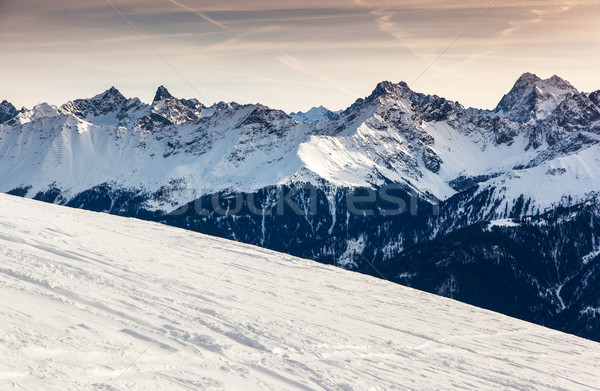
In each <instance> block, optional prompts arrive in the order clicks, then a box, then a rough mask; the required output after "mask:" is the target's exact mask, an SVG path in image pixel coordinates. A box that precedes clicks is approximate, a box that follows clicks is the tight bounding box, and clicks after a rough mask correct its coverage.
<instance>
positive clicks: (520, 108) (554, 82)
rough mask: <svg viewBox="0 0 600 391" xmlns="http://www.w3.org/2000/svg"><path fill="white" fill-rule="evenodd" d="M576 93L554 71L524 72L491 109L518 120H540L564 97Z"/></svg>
mask: <svg viewBox="0 0 600 391" xmlns="http://www.w3.org/2000/svg"><path fill="white" fill-rule="evenodd" d="M576 93H578V91H577V89H576V88H575V87H573V86H572V85H571V83H569V82H568V81H566V80H564V79H562V78H560V77H558V76H556V75H554V76H552V77H550V78H548V79H541V78H540V77H538V76H537V75H535V74H533V73H529V72H526V73H524V74H522V75H521V77H519V79H517V81H516V82H515V84H514V86H513V87H512V89H511V90H510V92H509V93H508V94H506V95H504V97H502V100H501V101H500V103H498V106H496V108H495V109H494V112H495V113H497V114H498V115H500V116H503V117H507V118H510V119H512V120H514V121H517V122H528V121H530V120H542V119H545V118H547V117H548V116H549V115H550V114H551V113H552V111H554V110H555V109H556V108H557V107H558V105H559V104H560V103H561V102H562V101H563V100H565V99H566V98H568V97H569V96H573V95H574V94H576Z"/></svg>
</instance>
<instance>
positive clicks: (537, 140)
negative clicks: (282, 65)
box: [0, 73, 600, 340]
mask: <svg viewBox="0 0 600 391" xmlns="http://www.w3.org/2000/svg"><path fill="white" fill-rule="evenodd" d="M11 106H12V105H11ZM2 107H5V111H7V112H10V113H11V114H7V116H12V118H10V119H8V120H5V121H4V123H3V124H0V162H1V163H2V164H0V190H1V191H4V192H9V193H11V194H16V195H20V196H25V197H29V198H36V199H39V200H44V201H47V202H54V203H59V204H64V205H68V206H73V207H78V208H85V209H90V210H95V211H102V212H108V213H113V214H119V215H124V216H135V217H139V218H144V219H152V220H157V221H161V222H165V223H168V224H171V225H175V226H179V227H183V228H187V229H192V230H197V231H200V232H204V233H208V234H211V235H216V236H221V237H225V238H229V239H234V240H238V241H242V242H246V243H254V244H259V245H261V246H263V247H267V248H270V249H274V250H277V251H282V252H287V253H290V254H293V255H297V256H301V257H304V258H310V259H314V260H317V261H319V262H323V263H329V264H336V265H339V266H342V267H345V268H348V269H353V270H359V271H362V272H365V273H369V274H373V275H376V276H379V277H381V274H380V273H381V271H380V270H379V269H380V268H381V269H385V270H386V271H389V273H388V272H386V273H387V274H385V277H386V278H388V279H392V280H394V281H398V282H401V283H406V284H409V285H412V286H417V287H420V288H421V289H426V290H429V291H431V292H434V293H438V294H442V295H447V296H452V295H454V294H455V293H456V292H454V291H452V290H448V289H446V287H445V285H444V284H442V283H438V282H439V281H438V282H436V283H435V284H434V283H431V284H429V283H427V281H426V279H425V277H424V275H425V274H424V273H423V272H422V271H420V274H419V275H421V276H423V277H422V280H418V279H410V280H409V279H406V280H400V279H397V278H396V277H395V276H398V275H403V273H416V272H417V269H416V266H414V265H412V264H409V263H407V262H406V260H407V259H408V258H406V256H407V254H409V253H410V254H415V253H412V252H410V251H412V250H413V249H414V248H417V247H415V246H425V247H427V251H424V250H423V251H421V250H420V252H419V254H440V256H443V257H444V259H446V260H447V264H448V265H451V266H449V268H448V269H444V273H447V274H440V276H442V275H443V276H447V275H448V274H451V275H455V276H456V275H457V273H459V271H460V270H464V268H463V266H462V262H463V261H464V259H468V260H469V261H468V262H479V264H481V265H485V264H482V263H481V262H487V261H486V260H487V259H488V257H487V255H486V254H487V252H489V251H492V250H493V248H494V247H493V246H498V248H499V250H498V251H499V252H501V253H502V254H503V255H502V256H500V258H499V259H501V260H507V261H506V262H508V264H509V265H510V266H509V267H510V273H508V272H507V273H504V274H503V275H504V276H505V279H506V281H505V284H499V285H493V284H487V286H488V288H489V289H487V291H486V292H487V293H486V294H481V295H471V294H465V295H458V296H452V297H456V298H458V299H461V300H464V301H467V302H473V303H475V304H477V305H481V306H484V307H486V308H491V309H495V310H498V311H503V312H505V313H511V314H520V315H519V316H521V317H523V318H526V319H528V320H532V321H539V322H541V323H543V324H548V325H552V327H555V328H559V329H561V330H565V331H569V332H573V333H577V334H579V335H584V336H586V337H589V338H595V339H599V340H600V336H598V335H597V334H594V333H593V332H589V327H592V326H593V322H592V320H591V318H590V317H587V315H586V316H582V317H579V316H578V315H577V316H576V315H573V316H572V317H571V318H569V320H565V319H566V318H565V319H563V318H564V316H565V315H564V314H567V313H572V314H576V313H580V312H581V311H584V312H585V311H587V312H585V313H595V312H594V311H595V309H600V293H598V294H597V295H596V293H595V291H594V290H589V291H586V293H585V294H584V296H585V297H586V299H585V303H586V306H589V307H590V308H591V309H587V307H585V308H584V307H582V304H581V303H583V302H581V301H577V300H572V301H569V300H564V299H563V302H561V300H559V299H558V298H557V295H556V294H548V293H547V291H548V290H550V291H553V290H554V291H555V290H556V289H557V287H558V286H561V284H562V285H565V284H567V285H568V282H569V281H579V282H580V283H581V284H583V283H584V282H583V281H584V276H585V275H587V274H586V273H587V272H590V273H592V274H593V275H594V276H595V273H596V271H595V269H594V267H595V266H594V265H596V263H595V262H596V257H597V256H598V255H594V254H596V252H595V250H594V249H595V247H596V244H595V243H600V231H598V230H596V229H594V228H592V229H588V228H586V227H587V226H586V224H587V223H583V222H581V223H578V224H572V225H568V227H569V228H568V229H566V228H564V227H566V226H567V225H565V224H566V223H565V221H566V220H565V219H566V218H567V217H568V218H569V219H571V218H574V219H575V220H577V221H580V220H581V221H589V224H591V225H592V227H595V226H596V225H594V224H595V223H594V222H593V221H595V220H594V218H593V216H596V212H595V211H596V210H600V209H599V208H596V206H597V204H598V203H599V202H598V193H599V191H600V176H599V175H597V173H598V172H600V159H598V158H597V157H598V156H600V91H596V92H592V93H582V92H579V91H578V90H576V89H575V88H574V87H573V86H571V84H569V83H568V82H566V81H564V80H562V79H560V78H559V77H557V76H553V77H551V78H549V79H546V80H542V79H541V78H539V77H537V76H536V75H533V74H529V73H526V74H524V75H522V76H521V77H520V78H519V79H518V80H517V82H516V83H515V85H514V87H513V88H512V89H511V91H510V92H509V93H508V94H506V95H505V96H504V98H502V100H501V101H500V103H499V104H498V107H497V108H496V109H495V110H492V111H489V110H478V109H466V108H464V107H462V106H461V105H460V104H458V103H457V102H453V101H449V100H447V99H445V98H442V97H439V96H437V95H426V94H422V93H418V92H415V91H413V90H411V89H410V88H409V86H408V85H407V84H406V83H402V82H401V83H392V82H389V81H384V82H381V83H379V84H378V85H377V86H376V87H375V89H374V90H373V91H372V93H371V94H370V95H368V96H367V97H365V98H360V99H357V100H356V101H355V102H354V103H353V104H352V105H351V106H350V107H348V108H347V109H345V110H343V111H342V112H339V113H334V115H329V114H327V113H328V112H329V111H328V110H326V109H315V110H314V111H313V113H312V114H311V115H310V116H306V117H300V119H297V118H292V117H291V116H289V115H287V114H286V113H284V112H283V111H281V110H275V109H271V108H269V107H266V106H262V105H260V104H256V105H240V104H237V103H234V102H232V103H225V102H220V103H216V104H214V105H211V106H205V105H203V104H201V103H200V102H198V101H197V100H195V99H179V98H176V97H174V96H172V95H171V94H170V93H169V92H168V90H167V89H166V88H165V87H163V86H161V87H159V88H158V90H157V92H156V94H155V96H154V99H153V101H152V103H151V104H146V103H143V102H141V101H140V99H138V98H126V97H124V96H123V95H122V94H121V93H120V92H119V91H118V90H116V89H115V88H111V89H109V90H107V91H105V92H103V93H101V94H99V95H96V96H94V97H92V98H89V99H78V100H74V101H72V102H68V103H66V104H64V105H63V106H61V107H55V106H50V105H47V104H41V105H38V106H36V107H34V108H33V109H32V110H27V109H24V110H22V111H21V112H19V113H18V114H16V115H14V111H12V110H11V109H10V106H8V105H7V104H3V106H2ZM296 114H298V113H296ZM307 114H308V113H304V115H307ZM315 121H316V122H315ZM576 205H590V206H589V208H584V209H581V208H580V209H577V208H575V209H572V212H569V213H571V214H568V215H565V219H558V220H552V218H551V216H554V215H555V214H556V213H558V211H561V210H563V209H564V208H573V207H574V206H576ZM561 208H562V209H561ZM569 210H571V209H569ZM401 212H402V213H401ZM501 219H514V220H516V221H517V224H518V225H517V226H516V227H512V228H510V229H507V230H506V232H509V233H510V235H511V237H510V240H508V239H506V240H505V239H502V240H503V242H502V243H491V244H490V246H491V247H485V246H484V247H477V248H475V247H473V246H477V243H476V242H472V241H468V240H461V241H460V243H462V244H461V245H460V246H459V247H460V248H462V249H463V250H464V251H467V252H470V254H471V255H470V256H469V257H466V258H461V255H460V254H461V253H460V251H459V249H457V248H452V247H451V246H450V247H449V246H448V240H454V239H452V238H456V237H458V236H456V235H459V236H460V235H461V233H462V232H475V231H476V232H479V231H481V229H479V228H477V227H479V225H481V224H487V222H488V221H496V220H501ZM578 219H580V220H578ZM586 219H587V220H586ZM526 221H527V222H531V221H535V224H538V225H539V226H540V227H541V226H547V227H552V229H554V230H557V231H558V232H561V235H563V236H561V237H560V238H561V239H560V240H558V239H556V238H557V237H558V236H556V237H555V236H552V237H553V238H555V239H556V240H554V239H553V240H552V241H547V240H546V239H545V238H546V236H547V235H548V232H549V231H548V230H545V229H538V230H537V231H535V230H531V229H529V228H524V227H528V226H527V225H524V224H522V223H523V222H526ZM528 224H529V223H528ZM531 224H533V223H531ZM472 227H476V228H472ZM477 229H479V231H477ZM549 229H550V228H549ZM471 230H475V231H471ZM502 232H504V231H502ZM553 232H554V231H553ZM448 235H455V236H448ZM486 235H487V234H484V236H486ZM507 235H508V234H507ZM545 235H546V236H545ZM553 235H554V234H553ZM488 236H489V235H488ZM525 237H527V238H529V239H528V240H534V241H536V243H544V245H543V248H541V247H540V251H541V254H540V258H539V259H538V260H536V262H537V263H538V264H539V265H541V266H540V268H539V270H538V271H540V273H545V272H546V269H545V268H547V267H552V268H555V266H556V265H563V264H564V265H565V269H564V271H562V272H561V273H558V274H556V275H554V276H552V278H546V277H542V275H541V274H539V275H538V274H535V273H533V274H532V273H530V272H529V271H528V270H529V269H528V268H530V265H529V264H528V261H529V259H530V258H531V257H529V256H527V257H525V256H521V255H520V254H513V253H510V249H511V248H518V246H517V244H518V245H519V246H520V245H522V243H521V242H520V241H519V240H520V239H519V238H525ZM496 238H498V237H496ZM584 238H585V239H584ZM484 239H485V240H487V239H486V238H485V237H484V238H483V239H482V240H484ZM511 240H512V241H511ZM563 240H564V242H563ZM519 243H520V244H519ZM557 243H575V246H576V247H574V248H573V251H566V249H567V248H568V246H567V244H565V246H562V247H560V248H558V247H556V246H557V245H558V244H557ZM419 248H421V249H422V248H424V247H419ZM448 248H451V251H449V252H446V249H448ZM532 248H533V247H532ZM490 249H492V250H490ZM484 251H485V252H484ZM493 251H495V250H493ZM522 254H525V252H522ZM598 254H600V252H599V253H598ZM428 262H432V259H431V257H430V258H429V261H428ZM586 262H587V263H586ZM425 264H426V262H425V261H424V262H423V265H425ZM584 264H585V265H589V266H585V265H584ZM582 265H584V266H585V267H584V266H582ZM432 267H433V266H432ZM482 267H483V266H482ZM507 267H508V266H507ZM403 268H404V269H405V270H403ZM582 270H585V273H583V274H581V273H582ZM574 276H579V277H574ZM440 278H442V277H440ZM448 278H449V277H448ZM532 278H533V279H535V281H537V282H536V283H532V282H531V281H533V280H531V279H532ZM585 278H587V277H585ZM592 278H595V277H589V278H588V279H592ZM527 279H529V280H527ZM456 281H458V282H457V284H459V285H460V284H462V285H460V286H461V287H462V288H460V289H461V290H460V291H461V292H470V289H471V290H472V289H475V285H473V283H472V280H471V279H469V278H465V279H457V280H456ZM590 281H591V280H590ZM506 284H509V285H506ZM531 284H533V285H531ZM506 286H519V287H521V288H522V289H521V288H519V289H518V290H516V291H515V292H516V293H515V294H516V295H517V296H515V297H517V298H518V299H519V300H521V299H520V297H521V296H519V295H530V292H531V290H530V289H531V286H537V287H538V288H539V291H538V293H537V294H536V295H534V296H535V297H534V298H532V297H529V296H528V297H527V299H525V298H523V299H522V300H523V303H525V302H527V303H530V304H531V305H529V304H527V307H525V306H520V307H519V306H518V304H517V302H516V301H514V300H513V299H510V300H509V298H508V297H507V296H506V295H504V294H502V291H501V290H502V289H505V288H506ZM525 286H527V288H524V287H525ZM452 292H454V293H452ZM565 292H566V291H565ZM558 296H559V297H560V298H563V296H561V295H558ZM475 297H476V301H473V300H475V299H474V298H475ZM570 297H575V296H570ZM551 298H552V299H551ZM565 298H566V296H565ZM511 300H513V301H511ZM528 300H530V301H528ZM594 300H598V302H597V305H596V304H593V303H596V302H594ZM517 301H518V300H517ZM563 304H564V306H565V308H563V307H562V305H563ZM550 307H551V308H552V310H548V308H550ZM511 311H512V312H511ZM540 311H541V312H540ZM544 311H545V312H544ZM569 311H570V312H569ZM578 311H579V312H578ZM590 311H591V312H590ZM599 311H600V310H599ZM542 312H544V314H542ZM561 317H563V318H561ZM560 319H563V320H560ZM569 322H571V323H569ZM573 322H580V323H578V324H577V325H575V324H574V323H573ZM590 322H592V323H590Z"/></svg>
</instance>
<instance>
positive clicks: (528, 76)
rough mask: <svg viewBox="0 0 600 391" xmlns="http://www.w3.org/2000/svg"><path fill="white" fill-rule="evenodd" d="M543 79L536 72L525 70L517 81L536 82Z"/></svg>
mask: <svg viewBox="0 0 600 391" xmlns="http://www.w3.org/2000/svg"><path fill="white" fill-rule="evenodd" d="M541 80H542V79H541V78H540V77H539V76H538V75H536V74H535V73H530V72H525V73H523V74H522V75H521V76H520V77H519V78H518V79H517V83H519V82H526V83H536V82H538V81H541ZM515 84H516V83H515Z"/></svg>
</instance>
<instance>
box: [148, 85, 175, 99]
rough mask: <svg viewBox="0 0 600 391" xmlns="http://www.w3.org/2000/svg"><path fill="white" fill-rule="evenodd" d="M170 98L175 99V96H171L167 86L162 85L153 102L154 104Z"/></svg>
mask: <svg viewBox="0 0 600 391" xmlns="http://www.w3.org/2000/svg"><path fill="white" fill-rule="evenodd" d="M170 98H173V95H171V93H170V92H169V90H167V88H166V87H165V86H163V85H161V86H159V87H158V89H157V90H156V94H154V99H153V100H152V103H154V102H160V101H161V100H165V99H170Z"/></svg>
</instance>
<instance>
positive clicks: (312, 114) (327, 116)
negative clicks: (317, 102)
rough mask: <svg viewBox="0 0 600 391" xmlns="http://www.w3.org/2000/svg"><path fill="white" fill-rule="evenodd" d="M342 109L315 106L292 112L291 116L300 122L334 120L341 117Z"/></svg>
mask: <svg viewBox="0 0 600 391" xmlns="http://www.w3.org/2000/svg"><path fill="white" fill-rule="evenodd" d="M340 113H341V111H331V110H329V109H326V108H325V107H323V106H319V107H313V108H311V109H310V110H308V111H307V112H305V113H303V112H301V111H298V112H296V113H291V114H290V117H292V118H294V119H295V120H296V121H298V122H303V123H311V122H317V121H332V120H335V119H338V118H339V114H340Z"/></svg>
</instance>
